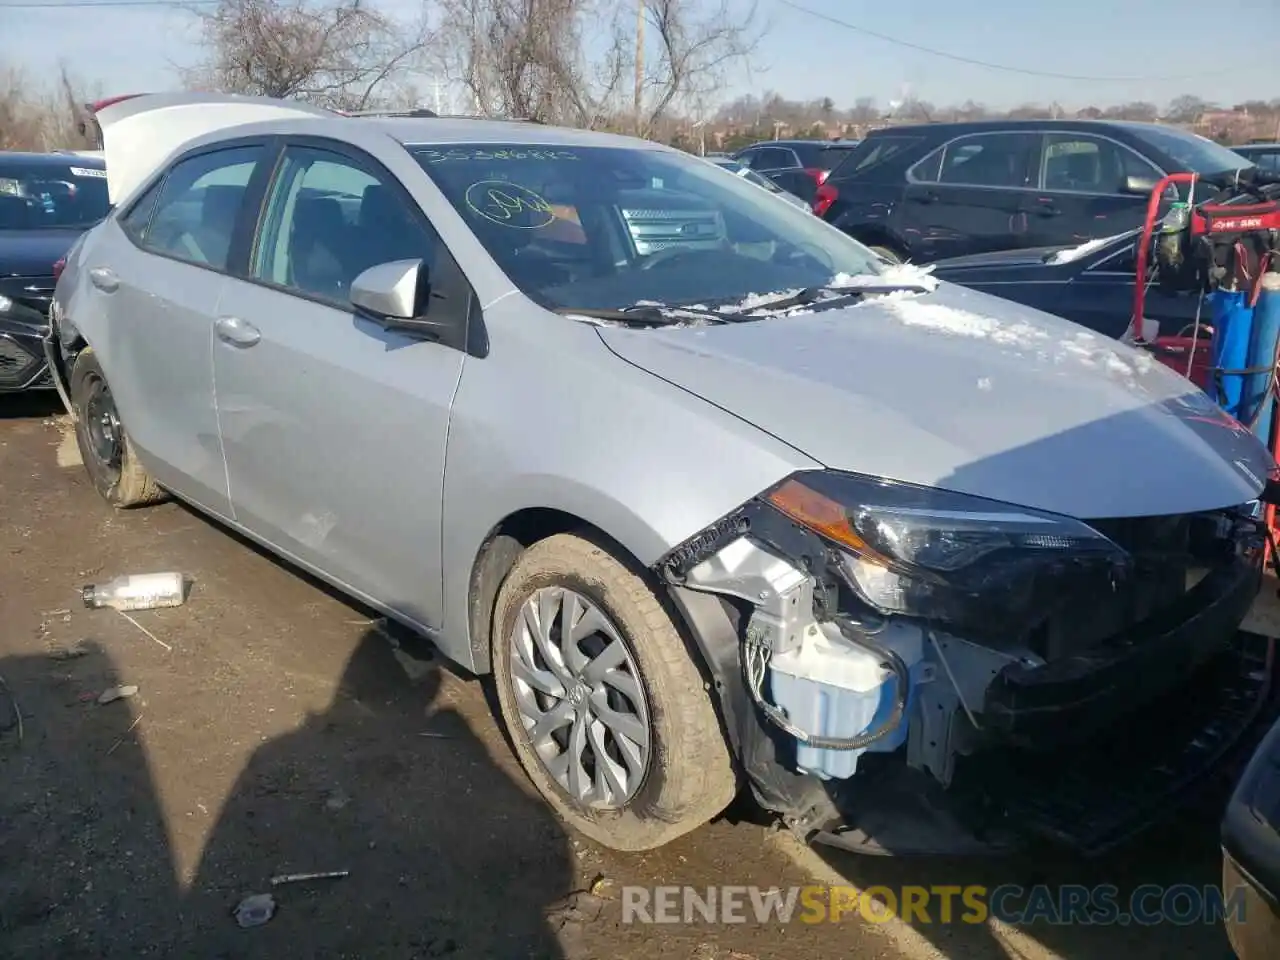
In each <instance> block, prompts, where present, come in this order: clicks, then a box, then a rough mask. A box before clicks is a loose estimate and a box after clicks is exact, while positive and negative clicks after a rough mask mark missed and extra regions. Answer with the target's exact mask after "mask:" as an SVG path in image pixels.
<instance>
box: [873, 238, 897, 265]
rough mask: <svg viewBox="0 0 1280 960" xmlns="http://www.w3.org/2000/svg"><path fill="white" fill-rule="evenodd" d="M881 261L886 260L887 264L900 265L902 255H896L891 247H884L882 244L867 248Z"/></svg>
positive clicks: (895, 251)
mask: <svg viewBox="0 0 1280 960" xmlns="http://www.w3.org/2000/svg"><path fill="white" fill-rule="evenodd" d="M867 249H868V250H870V251H871V252H872V253H874V254H875V255H876V256H877V257H879V258H880V259H881V260H887V261H888V262H889V263H902V254H900V253H898V251H897V250H894V249H893V248H892V247H886V246H884V245H883V244H879V243H876V244H871V245H869V246H868V247H867Z"/></svg>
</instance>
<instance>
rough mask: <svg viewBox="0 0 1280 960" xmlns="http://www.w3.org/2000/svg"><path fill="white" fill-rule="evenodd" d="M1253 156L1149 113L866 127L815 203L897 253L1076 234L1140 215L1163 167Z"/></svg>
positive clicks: (1114, 230) (1092, 234)
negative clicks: (1122, 117)
mask: <svg viewBox="0 0 1280 960" xmlns="http://www.w3.org/2000/svg"><path fill="white" fill-rule="evenodd" d="M1251 164H1252V161H1250V160H1247V159H1245V158H1244V157H1242V156H1240V155H1238V154H1236V153H1233V152H1232V151H1231V150H1229V149H1227V148H1226V147H1223V146H1219V145H1218V144H1216V143H1214V142H1213V141H1211V140H1206V139H1204V138H1203V137H1199V136H1196V135H1195V134H1192V133H1187V132H1185V131H1183V130H1179V129H1177V128H1174V127H1166V126H1160V125H1157V124H1150V123H1128V122H1110V121H1089V120H1026V121H1021V120H996V121H985V122H981V123H936V124H922V125H913V126H902V127H890V128H886V129H883V130H876V131H873V132H872V133H870V134H868V135H867V137H866V139H865V140H863V141H862V142H861V143H860V144H859V146H858V147H857V148H856V149H855V150H854V151H853V153H852V154H851V155H850V156H849V157H848V158H847V159H846V160H845V162H844V163H842V164H841V165H840V167H839V169H837V170H835V171H834V172H833V173H832V174H831V176H830V177H828V178H827V181H826V182H825V183H824V184H822V185H821V187H820V188H819V189H818V192H817V198H816V200H815V204H814V209H815V211H816V212H819V213H821V215H822V216H823V217H824V218H825V219H826V220H827V221H828V222H830V223H833V224H835V225H836V226H838V227H840V229H842V230H844V231H845V232H846V233H849V234H851V235H852V236H854V237H856V238H857V239H859V240H861V241H862V242H863V243H865V244H867V245H868V246H870V247H873V248H874V249H875V250H876V251H877V252H878V253H880V254H881V255H882V256H885V257H886V258H888V259H891V260H904V259H908V258H910V259H911V260H913V261H914V262H917V263H927V262H930V261H933V260H940V259H942V258H944V257H956V256H964V255H968V254H974V253H985V252H987V251H991V250H1009V249H1017V248H1022V247H1048V246H1059V245H1064V246H1065V245H1070V244H1074V243H1079V242H1082V241H1085V240H1090V239H1094V238H1097V237H1107V236H1112V235H1114V234H1118V233H1122V232H1124V231H1125V230H1130V229H1132V228H1134V227H1136V226H1138V225H1139V224H1140V223H1141V222H1142V218H1143V215H1144V213H1145V210H1146V205H1147V201H1148V198H1149V197H1150V194H1151V190H1152V188H1153V187H1154V186H1155V184H1156V182H1157V181H1158V180H1159V179H1160V178H1161V177H1162V176H1164V175H1165V174H1167V173H1178V172H1194V173H1221V172H1223V171H1225V170H1234V169H1239V168H1241V167H1248V166H1250V165H1251Z"/></svg>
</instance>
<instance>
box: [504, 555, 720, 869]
mask: <svg viewBox="0 0 1280 960" xmlns="http://www.w3.org/2000/svg"><path fill="white" fill-rule="evenodd" d="M566 624H568V625H571V629H570V630H569V631H568V632H567V633H566V632H565V631H564V627H565V625H566ZM491 641H492V644H493V667H494V680H495V682H496V684H497V693H498V702H499V706H500V709H501V713H502V719H503V722H504V724H505V725H506V728H507V731H508V732H509V734H510V736H511V740H512V743H513V744H514V746H515V751H516V754H517V756H518V758H519V760H520V763H521V765H522V766H523V767H524V769H525V772H526V773H527V774H528V775H529V778H530V779H531V780H532V781H533V783H534V786H536V787H537V789H538V792H539V793H541V794H542V796H543V797H544V798H545V799H546V801H547V802H548V803H549V804H550V805H551V806H552V807H553V808H554V809H555V811H556V812H557V813H558V814H559V815H560V816H561V818H563V819H564V820H565V821H566V822H568V823H569V824H570V825H571V826H573V827H575V828H576V829H578V830H579V831H581V832H582V833H583V834H585V835H586V836H588V837H590V838H591V839H592V840H595V841H596V842H597V843H600V844H602V845H604V846H606V847H610V848H612V849H615V850H626V851H636V850H651V849H653V848H655V847H660V846H662V845H663V844H666V843H669V842H670V841H672V840H674V839H676V838H677V837H679V836H682V835H683V834H686V833H688V832H690V831H692V830H694V829H696V828H698V827H700V826H702V825H703V824H704V823H706V822H707V821H708V820H710V819H711V818H712V817H714V816H716V815H717V814H719V813H720V812H721V811H722V810H724V808H725V807H726V806H728V804H729V802H730V801H731V800H732V799H733V796H734V794H735V792H736V790H737V779H736V774H735V771H734V767H733V760H732V756H731V754H730V751H729V746H728V744H727V743H726V740H725V736H724V733H723V731H722V730H721V726H720V721H719V717H718V715H717V713H716V710H715V706H714V704H713V702H712V699H711V695H710V693H709V689H708V684H707V682H706V680H705V679H704V678H703V675H702V672H701V671H700V670H699V667H698V664H697V661H696V660H695V659H694V654H693V653H692V651H691V650H690V648H689V645H688V644H687V643H686V641H685V639H684V637H683V635H682V634H681V632H680V630H679V629H678V628H677V626H676V624H675V623H674V621H673V619H672V617H671V615H670V614H668V613H667V611H666V609H664V606H663V604H662V603H661V601H660V600H659V597H658V595H657V594H656V593H655V592H654V590H653V588H652V587H651V586H650V585H649V583H648V582H647V581H646V578H645V576H644V575H643V573H642V572H641V571H639V570H636V569H633V568H632V567H631V566H630V565H628V564H626V563H624V562H623V561H621V560H620V559H618V558H617V557H615V556H614V555H613V554H612V553H610V552H609V551H608V550H606V549H605V548H604V547H602V546H600V545H599V544H597V543H595V542H592V541H591V540H589V539H585V538H583V537H579V536H573V535H568V534H558V535H556V536H552V537H549V538H547V539H546V540H542V541H540V542H538V543H536V544H534V545H533V546H531V547H530V548H529V549H528V550H526V551H525V552H524V553H523V554H522V555H521V557H520V559H519V560H518V561H517V562H516V564H515V566H514V567H513V569H512V570H511V572H510V574H509V575H508V576H507V578H506V580H505V581H504V582H503V585H502V589H501V590H500V591H499V593H498V600H497V604H496V607H495V611H494V619H493V635H492V638H491Z"/></svg>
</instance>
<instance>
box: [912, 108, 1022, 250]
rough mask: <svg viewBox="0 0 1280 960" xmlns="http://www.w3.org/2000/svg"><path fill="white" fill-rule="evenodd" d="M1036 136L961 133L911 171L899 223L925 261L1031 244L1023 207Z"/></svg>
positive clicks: (914, 248)
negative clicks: (966, 134)
mask: <svg viewBox="0 0 1280 960" xmlns="http://www.w3.org/2000/svg"><path fill="white" fill-rule="evenodd" d="M1038 146H1039V138H1038V137H1037V136H1036V135H1035V134H1031V133H975V134H969V135H968V136H963V137H958V138H957V139H955V140H952V141H950V142H948V143H946V144H944V145H943V146H941V147H939V148H938V149H937V150H935V151H933V152H932V153H930V154H929V155H928V156H926V157H924V158H923V159H922V160H921V161H920V162H919V163H917V164H915V165H914V166H913V167H912V168H911V169H910V170H909V171H908V172H907V188H906V191H905V193H904V196H903V203H902V208H901V211H900V214H899V221H898V228H899V230H900V231H901V233H902V234H903V236H904V237H905V239H906V241H907V243H908V244H909V245H910V247H911V251H912V253H913V254H914V255H915V258H916V259H917V260H920V261H930V260H938V259H941V258H943V257H959V256H965V255H967V254H973V253H986V252H988V251H992V250H1009V249H1013V248H1015V247H1026V246H1031V245H1032V244H1031V243H1030V241H1029V238H1028V236H1027V229H1026V219H1027V218H1026V216H1025V214H1024V212H1023V211H1024V207H1025V192H1026V190H1027V188H1028V187H1029V186H1030V185H1031V183H1032V177H1033V173H1032V164H1033V157H1034V156H1035V154H1036V150H1037V147H1038Z"/></svg>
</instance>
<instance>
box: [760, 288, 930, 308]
mask: <svg viewBox="0 0 1280 960" xmlns="http://www.w3.org/2000/svg"><path fill="white" fill-rule="evenodd" d="M902 290H911V291H919V292H920V293H932V292H933V288H932V287H930V286H928V285H927V284H925V283H911V282H910V281H902V280H885V281H883V282H882V283H859V284H845V285H842V284H824V285H822V286H817V287H805V288H804V289H803V290H800V291H797V292H796V293H789V294H785V295H783V296H780V297H778V298H777V299H776V300H760V301H757V302H753V303H752V304H751V311H752V312H753V313H754V312H756V311H770V310H790V309H791V308H792V307H807V306H809V305H810V304H813V303H818V302H820V301H829V300H838V299H840V298H841V297H865V296H879V295H881V294H885V293H897V292H899V291H902Z"/></svg>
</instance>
